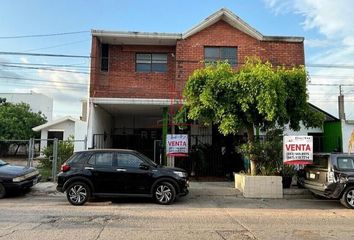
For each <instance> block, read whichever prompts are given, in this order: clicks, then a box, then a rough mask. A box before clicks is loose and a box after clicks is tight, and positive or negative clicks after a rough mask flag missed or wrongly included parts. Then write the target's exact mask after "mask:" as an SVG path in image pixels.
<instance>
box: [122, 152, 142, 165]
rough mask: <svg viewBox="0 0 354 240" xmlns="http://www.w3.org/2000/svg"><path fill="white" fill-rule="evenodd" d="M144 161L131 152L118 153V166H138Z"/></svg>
mask: <svg viewBox="0 0 354 240" xmlns="http://www.w3.org/2000/svg"><path fill="white" fill-rule="evenodd" d="M141 163H143V161H142V160H141V159H140V158H138V157H137V156H135V155H133V154H129V153H118V167H134V168H138V167H139V165H140V164H141Z"/></svg>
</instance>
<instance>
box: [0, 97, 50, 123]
mask: <svg viewBox="0 0 354 240" xmlns="http://www.w3.org/2000/svg"><path fill="white" fill-rule="evenodd" d="M0 97H1V98H6V102H11V103H21V102H24V103H27V104H29V105H30V108H31V109H32V112H35V113H37V112H42V113H43V114H44V116H46V118H47V121H51V120H52V116H53V99H52V98H51V97H48V96H46V95H44V94H41V93H35V92H30V93H0Z"/></svg>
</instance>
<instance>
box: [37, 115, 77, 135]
mask: <svg viewBox="0 0 354 240" xmlns="http://www.w3.org/2000/svg"><path fill="white" fill-rule="evenodd" d="M65 121H72V122H77V121H80V120H79V119H75V118H73V117H70V116H66V117H62V118H59V119H57V120H54V121H51V122H47V123H44V124H42V125H39V126H37V127H34V128H32V130H33V131H35V132H38V131H41V130H42V129H45V128H48V127H51V126H54V125H57V124H59V123H62V122H65Z"/></svg>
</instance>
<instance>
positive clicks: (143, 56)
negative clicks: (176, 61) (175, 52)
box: [135, 53, 167, 72]
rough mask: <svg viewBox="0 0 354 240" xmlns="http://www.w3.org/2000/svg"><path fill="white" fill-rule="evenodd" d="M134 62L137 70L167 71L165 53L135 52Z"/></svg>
mask: <svg viewBox="0 0 354 240" xmlns="http://www.w3.org/2000/svg"><path fill="white" fill-rule="evenodd" d="M135 63H136V71H137V72H167V54H166V53H137V54H136V58H135Z"/></svg>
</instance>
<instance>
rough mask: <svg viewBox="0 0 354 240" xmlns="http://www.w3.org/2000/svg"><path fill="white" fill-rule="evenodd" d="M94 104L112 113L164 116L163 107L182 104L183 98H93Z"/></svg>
mask: <svg viewBox="0 0 354 240" xmlns="http://www.w3.org/2000/svg"><path fill="white" fill-rule="evenodd" d="M91 102H92V103H93V104H94V105H98V106H100V107H102V108H103V109H105V110H106V111H107V112H109V113H110V114H112V115H120V114H132V113H134V114H135V115H145V116H159V117H161V116H162V108H163V107H170V106H171V103H173V104H174V105H178V104H181V103H182V101H181V100H173V101H171V99H148V98H146V99H145V98H91Z"/></svg>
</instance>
